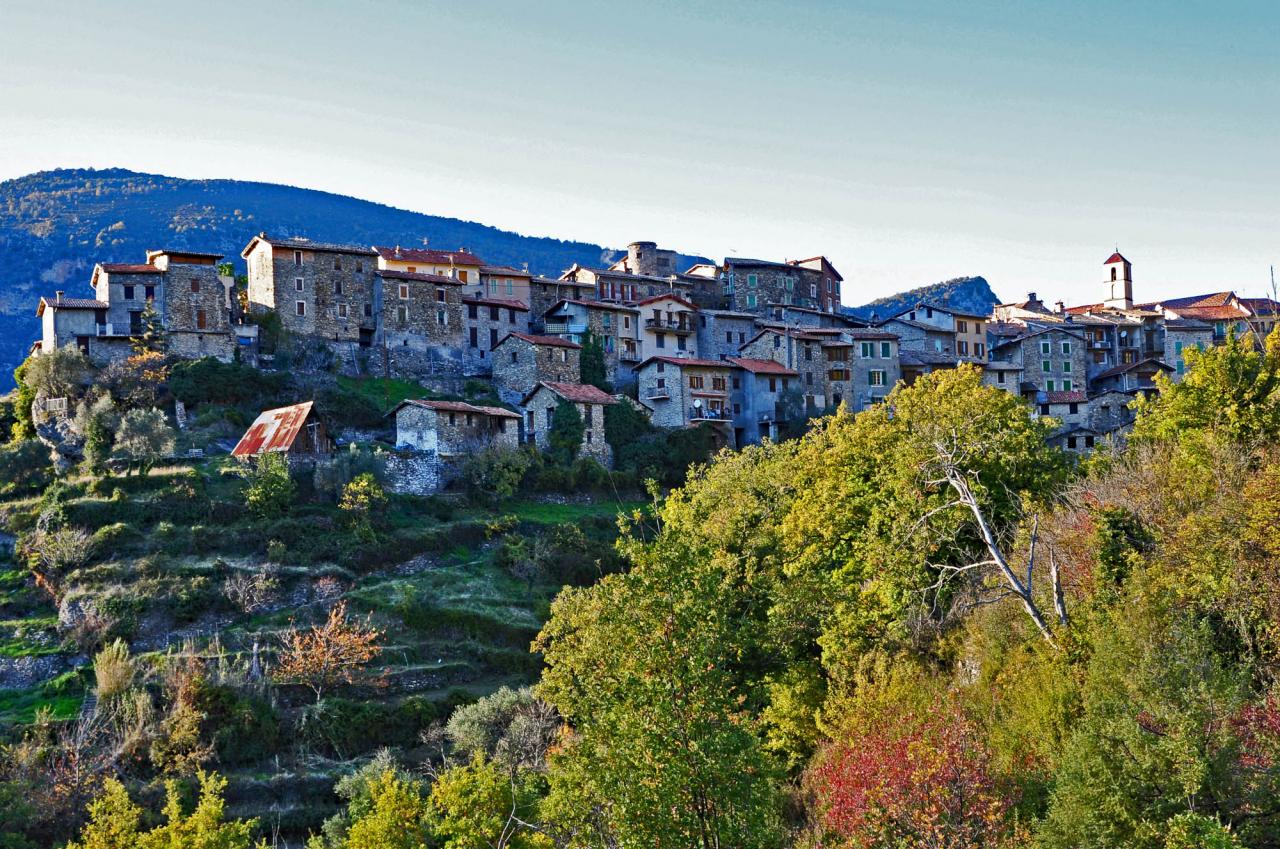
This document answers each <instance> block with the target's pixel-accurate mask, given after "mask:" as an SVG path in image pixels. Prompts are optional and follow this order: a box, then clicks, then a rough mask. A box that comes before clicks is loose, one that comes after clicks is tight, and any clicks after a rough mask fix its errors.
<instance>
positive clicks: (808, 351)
mask: <svg viewBox="0 0 1280 849" xmlns="http://www.w3.org/2000/svg"><path fill="white" fill-rule="evenodd" d="M804 361H805V362H807V363H811V362H813V346H812V345H810V344H809V343H808V342H805V343H804Z"/></svg>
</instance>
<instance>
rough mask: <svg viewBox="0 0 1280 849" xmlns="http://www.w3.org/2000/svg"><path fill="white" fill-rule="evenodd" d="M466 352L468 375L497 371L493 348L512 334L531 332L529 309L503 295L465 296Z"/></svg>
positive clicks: (463, 302) (464, 350) (464, 346)
mask: <svg viewBox="0 0 1280 849" xmlns="http://www.w3.org/2000/svg"><path fill="white" fill-rule="evenodd" d="M462 308H463V318H462V321H463V327H464V329H465V339H464V340H463V355H464V358H465V361H466V367H467V373H468V374H492V373H493V349H494V348H496V347H498V343H499V342H501V341H502V340H503V339H505V338H506V336H507V334H508V333H513V332H516V333H528V332H529V308H528V307H527V306H525V304H524V303H523V302H522V301H509V300H505V299H501V298H468V297H464V298H463V299H462Z"/></svg>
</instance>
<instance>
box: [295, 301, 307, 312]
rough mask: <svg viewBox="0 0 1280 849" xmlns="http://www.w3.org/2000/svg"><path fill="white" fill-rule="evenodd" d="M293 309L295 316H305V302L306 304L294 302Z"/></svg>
mask: <svg viewBox="0 0 1280 849" xmlns="http://www.w3.org/2000/svg"><path fill="white" fill-rule="evenodd" d="M293 309H294V314H295V315H306V314H307V302H306V301H297V302H295V303H294V305H293Z"/></svg>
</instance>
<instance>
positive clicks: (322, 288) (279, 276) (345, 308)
mask: <svg viewBox="0 0 1280 849" xmlns="http://www.w3.org/2000/svg"><path fill="white" fill-rule="evenodd" d="M240 256H241V257H243V258H244V260H245V263H246V264H247V266H248V272H249V310H250V312H255V313H263V312H267V311H270V310H274V311H275V313H276V314H277V315H278V316H279V317H280V323H281V325H282V326H283V327H284V329H285V330H287V331H289V332H290V333H294V334H299V335H304V336H310V337H313V338H318V339H324V340H329V341H332V342H337V343H350V344H353V345H355V344H358V345H360V346H364V347H369V346H372V345H373V344H374V338H375V335H376V333H377V329H378V324H377V321H378V319H377V317H378V315H379V313H380V312H381V308H382V305H381V302H380V301H381V287H379V286H378V285H377V282H376V276H375V274H374V272H375V271H376V260H377V254H376V253H375V252H374V251H373V249H372V248H366V247H361V246H359V245H337V244H329V243H325V242H313V241H311V240H310V239H273V238H270V237H268V236H267V235H266V234H265V233H263V234H260V235H258V236H255V237H254V238H253V239H252V240H251V241H250V242H249V244H248V245H247V246H246V247H245V249H244V250H243V251H241V253H240Z"/></svg>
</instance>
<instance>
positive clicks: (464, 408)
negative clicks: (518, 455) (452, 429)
mask: <svg viewBox="0 0 1280 849" xmlns="http://www.w3.org/2000/svg"><path fill="white" fill-rule="evenodd" d="M406 405H412V406H414V407H426V408H427V409H428V410H443V411H444V412H449V413H479V414H480V415H482V416H501V417H502V418H504V419H518V418H520V414H519V413H513V412H511V411H510V410H504V409H503V408H502V407H480V406H477V405H475V404H468V403H467V402H465V401H428V400H425V399H422V398H408V399H406V400H404V401H401V402H400V403H399V404H397V405H396V408H395V410H392V411H391V413H390V414H389V415H393V414H395V412H396V410H399V409H400V408H401V407H404V406H406Z"/></svg>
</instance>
